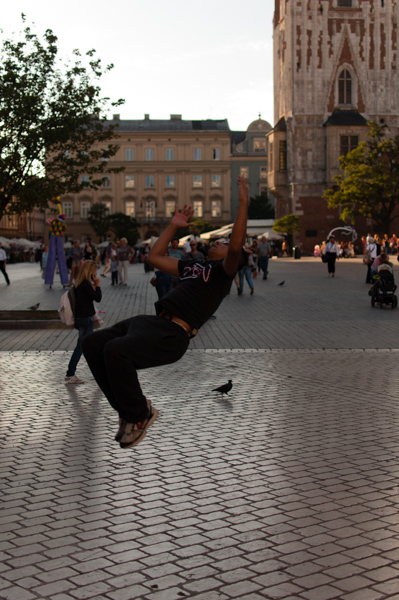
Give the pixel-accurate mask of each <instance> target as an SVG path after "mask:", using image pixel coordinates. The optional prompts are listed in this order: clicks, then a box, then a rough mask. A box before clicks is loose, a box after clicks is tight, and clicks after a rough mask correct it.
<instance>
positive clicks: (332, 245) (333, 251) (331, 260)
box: [323, 235, 339, 277]
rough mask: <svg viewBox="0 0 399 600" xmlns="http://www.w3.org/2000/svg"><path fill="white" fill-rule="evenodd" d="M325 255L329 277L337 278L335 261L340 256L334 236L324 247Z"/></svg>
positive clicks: (331, 236)
mask: <svg viewBox="0 0 399 600" xmlns="http://www.w3.org/2000/svg"><path fill="white" fill-rule="evenodd" d="M323 254H324V255H325V256H326V257H327V268H328V276H329V277H330V276H331V277H335V261H336V260H337V256H339V250H338V245H337V243H336V242H335V237H334V236H333V235H330V237H329V239H328V242H327V244H326V245H325V247H324V250H323Z"/></svg>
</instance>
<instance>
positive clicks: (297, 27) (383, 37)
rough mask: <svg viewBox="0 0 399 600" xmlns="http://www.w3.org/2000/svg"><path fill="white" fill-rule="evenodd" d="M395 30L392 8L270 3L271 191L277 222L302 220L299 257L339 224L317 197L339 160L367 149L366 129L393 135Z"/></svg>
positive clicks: (397, 108)
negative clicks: (374, 126)
mask: <svg viewBox="0 0 399 600" xmlns="http://www.w3.org/2000/svg"><path fill="white" fill-rule="evenodd" d="M398 22H399V4H398V3H397V2H396V0H378V1H376V0H320V1H317V2H316V1H315V0H312V1H309V0H295V1H294V0H275V11H274V111H275V126H274V128H273V129H272V130H271V131H270V132H269V133H268V142H269V163H268V164H269V170H268V185H269V189H270V191H271V193H272V194H273V196H274V197H275V198H276V218H278V217H281V216H283V215H286V214H292V213H293V214H296V215H298V216H299V217H300V223H301V226H302V231H301V233H300V234H298V235H297V236H295V243H296V244H297V245H298V244H299V245H300V246H302V249H303V250H304V251H311V250H312V249H313V246H314V244H315V243H318V242H320V241H322V240H323V239H326V236H327V234H328V233H329V231H330V230H331V229H332V228H333V227H337V226H342V225H343V224H344V223H343V222H342V221H341V220H340V219H339V212H338V211H337V210H331V209H329V208H328V207H327V202H326V200H324V199H322V198H321V196H322V194H323V192H324V191H325V190H326V189H327V188H329V187H331V186H332V185H333V184H334V181H333V176H334V175H336V174H338V173H339V172H340V171H339V163H338V159H339V157H340V156H341V155H343V154H345V153H347V152H348V151H350V150H352V149H353V148H354V147H356V146H357V145H358V143H359V142H361V141H364V140H365V139H366V137H367V133H368V128H367V121H375V122H376V123H379V124H382V123H386V124H387V125H388V126H389V128H390V135H391V136H394V135H396V134H397V133H398V128H399V103H398V97H399V78H398V67H399V63H398V33H399V32H398ZM356 229H357V230H358V231H359V233H361V234H362V235H363V234H364V233H366V232H367V231H373V223H372V222H371V220H370V219H359V220H358V221H357V222H356ZM379 233H384V232H379Z"/></svg>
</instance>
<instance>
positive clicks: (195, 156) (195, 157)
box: [193, 148, 202, 160]
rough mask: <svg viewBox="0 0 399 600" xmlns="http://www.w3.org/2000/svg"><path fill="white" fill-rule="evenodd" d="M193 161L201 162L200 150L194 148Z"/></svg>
mask: <svg viewBox="0 0 399 600" xmlns="http://www.w3.org/2000/svg"><path fill="white" fill-rule="evenodd" d="M193 159H194V160H202V148H194V150H193Z"/></svg>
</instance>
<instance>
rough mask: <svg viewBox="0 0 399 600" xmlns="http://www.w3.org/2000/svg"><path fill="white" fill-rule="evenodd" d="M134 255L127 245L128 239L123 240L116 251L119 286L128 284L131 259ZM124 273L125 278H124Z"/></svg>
mask: <svg viewBox="0 0 399 600" xmlns="http://www.w3.org/2000/svg"><path fill="white" fill-rule="evenodd" d="M131 253H132V249H131V247H130V246H129V245H128V243H127V239H126V238H122V239H121V245H120V246H119V248H118V249H117V251H116V254H117V257H118V264H119V266H118V275H119V285H127V282H128V271H129V258H130V255H131ZM122 272H123V277H122Z"/></svg>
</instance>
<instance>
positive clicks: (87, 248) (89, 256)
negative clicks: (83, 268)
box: [83, 238, 95, 260]
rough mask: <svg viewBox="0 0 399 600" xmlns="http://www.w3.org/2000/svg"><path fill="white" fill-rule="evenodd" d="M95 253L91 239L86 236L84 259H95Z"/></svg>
mask: <svg viewBox="0 0 399 600" xmlns="http://www.w3.org/2000/svg"><path fill="white" fill-rule="evenodd" d="M94 254H95V253H94V251H93V248H92V245H91V239H90V238H86V240H85V245H84V248H83V259H84V260H93V258H94Z"/></svg>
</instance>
